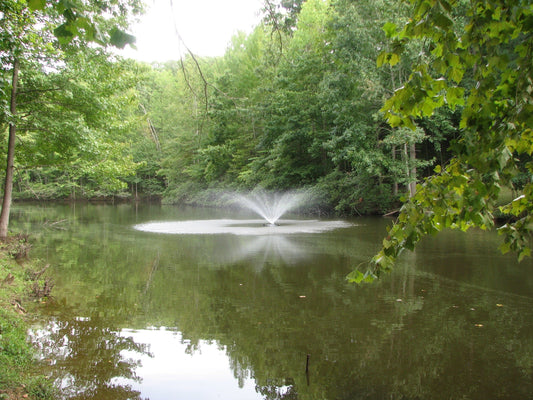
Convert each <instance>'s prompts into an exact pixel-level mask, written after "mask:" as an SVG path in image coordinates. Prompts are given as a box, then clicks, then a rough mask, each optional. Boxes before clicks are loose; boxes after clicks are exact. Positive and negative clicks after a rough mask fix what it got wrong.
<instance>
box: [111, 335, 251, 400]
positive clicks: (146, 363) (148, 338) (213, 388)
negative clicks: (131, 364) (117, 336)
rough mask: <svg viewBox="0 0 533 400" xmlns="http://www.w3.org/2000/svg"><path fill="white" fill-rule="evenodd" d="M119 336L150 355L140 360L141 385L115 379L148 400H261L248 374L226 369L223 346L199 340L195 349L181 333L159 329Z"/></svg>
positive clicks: (129, 355)
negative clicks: (143, 345) (144, 346)
mask: <svg viewBox="0 0 533 400" xmlns="http://www.w3.org/2000/svg"><path fill="white" fill-rule="evenodd" d="M121 336H123V337H129V338H132V339H133V340H134V341H135V342H137V343H150V353H151V354H150V355H143V356H142V357H141V358H140V367H139V368H137V369H136V371H137V374H138V375H140V376H142V381H133V382H130V380H128V379H116V380H115V382H116V383H120V384H131V385H132V387H133V388H134V389H137V390H138V391H139V392H141V393H142V394H143V396H146V397H148V398H150V399H217V398H226V399H235V400H238V399H242V400H252V399H260V398H261V396H259V395H258V394H257V393H256V391H255V385H254V381H253V379H252V377H251V371H245V372H246V374H244V376H235V375H234V373H232V371H231V370H230V369H229V368H228V366H230V360H229V359H228V356H227V355H226V349H225V346H223V345H220V344H218V343H216V342H214V343H213V342H209V341H204V340H201V341H200V342H198V343H197V344H195V345H194V346H193V345H192V343H191V342H190V341H188V340H184V339H183V336H182V334H181V333H180V332H177V331H173V330H167V329H164V328H161V329H142V330H131V329H124V330H122V332H121ZM122 356H123V357H124V358H130V359H135V358H138V357H139V355H138V354H137V353H136V352H132V351H124V352H123V353H122Z"/></svg>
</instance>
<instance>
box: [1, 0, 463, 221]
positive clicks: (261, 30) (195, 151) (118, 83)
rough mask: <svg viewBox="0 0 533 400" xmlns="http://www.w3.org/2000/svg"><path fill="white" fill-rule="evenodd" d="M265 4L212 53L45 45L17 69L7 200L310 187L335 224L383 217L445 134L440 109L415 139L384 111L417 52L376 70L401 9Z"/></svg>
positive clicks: (422, 172)
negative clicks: (254, 22) (134, 54)
mask: <svg viewBox="0 0 533 400" xmlns="http://www.w3.org/2000/svg"><path fill="white" fill-rule="evenodd" d="M266 6H270V8H269V9H267V8H265V10H264V11H265V17H264V19H263V22H262V23H261V24H259V25H258V26H257V27H256V28H255V29H254V31H253V32H252V33H251V34H249V35H245V34H243V33H240V34H237V35H235V36H234V37H233V39H232V41H231V43H229V45H228V48H227V51H226V53H225V54H224V56H222V57H215V58H205V57H202V58H200V57H196V56H194V55H192V54H189V55H186V56H184V57H183V59H181V60H179V61H169V62H166V63H153V64H143V63H139V62H135V61H133V60H122V59H120V58H119V57H117V56H114V55H113V52H111V51H106V50H105V49H101V48H100V49H95V48H94V47H93V46H86V47H82V46H76V48H75V51H73V50H72V49H70V50H69V49H68V48H67V49H66V50H65V49H61V51H60V50H59V46H58V45H54V41H53V39H54V38H51V37H48V38H41V39H40V40H41V41H43V42H44V43H43V46H51V47H55V49H54V51H55V52H56V53H53V52H52V53H53V54H49V53H46V51H51V50H45V49H37V50H36V51H34V52H33V53H32V54H27V55H24V56H23V57H21V58H20V60H21V66H20V69H21V75H22V76H23V77H22V78H21V79H20V86H21V87H20V89H19V94H18V97H19V101H18V115H19V117H18V118H19V119H20V121H21V122H20V124H19V125H20V126H19V127H18V141H17V143H16V146H17V158H16V165H15V180H14V182H15V196H16V197H19V198H36V199H56V198H65V197H67V198H71V199H76V198H94V197H103V198H105V197H109V196H118V197H124V196H125V197H129V198H131V197H141V196H151V197H161V198H164V199H165V201H167V202H196V203H201V202H202V199H203V198H204V197H205V193H206V191H213V192H214V191H216V190H220V189H227V188H232V189H243V190H244V189H252V188H254V187H256V186H261V187H264V188H266V189H272V190H288V189H294V188H301V187H313V188H316V189H317V190H318V191H319V192H320V193H321V194H322V195H323V196H324V198H325V204H326V205H327V207H329V208H330V209H331V210H332V211H333V210H334V211H335V212H337V213H342V214H347V215H354V214H355V215H356V214H367V213H375V212H379V213H383V212H386V211H390V210H392V209H393V208H394V207H395V206H396V204H397V203H398V199H399V197H400V196H401V195H403V194H405V193H412V192H413V191H414V187H413V185H414V184H415V183H416V181H417V180H419V179H420V178H421V177H424V176H426V175H427V174H428V173H430V172H431V166H432V165H434V164H435V163H436V162H439V163H440V162H446V160H447V159H448V158H449V154H448V153H449V151H448V148H449V145H450V141H451V140H452V139H453V138H454V137H455V136H456V135H457V122H458V120H457V118H456V117H455V118H454V113H453V112H451V111H446V112H443V113H441V114H440V115H438V116H436V117H434V118H427V119H426V120H425V121H423V122H421V126H420V128H419V129H417V130H416V132H415V133H414V134H413V133H411V132H409V131H407V130H406V129H402V128H391V126H390V124H388V123H387V121H386V120H385V119H384V118H383V113H382V112H380V108H381V107H382V105H383V103H384V101H385V100H386V99H387V98H388V97H390V95H391V94H392V93H393V92H394V91H395V90H396V89H397V88H399V87H400V86H401V85H402V84H403V82H404V81H405V80H406V78H407V77H408V76H409V74H410V73H411V70H410V63H411V62H412V61H413V59H414V58H416V57H419V56H420V55H419V53H420V51H421V46H422V44H418V45H415V46H413V49H412V50H411V53H412V57H411V58H412V59H407V60H405V61H403V62H402V63H400V64H398V65H396V66H393V67H388V68H378V67H377V64H376V60H377V58H378V56H379V54H380V52H381V51H382V50H384V49H386V48H387V46H388V39H387V37H386V32H385V31H384V30H383V26H384V25H385V24H386V23H387V22H391V21H396V22H398V23H402V21H406V20H407V16H408V11H409V7H407V6H406V5H405V4H403V2H400V1H385V0H383V1H378V2H375V1H362V2H356V3H355V2H350V1H344V0H342V1H332V2H326V1H322V0H320V1H319V0H309V1H306V2H303V1H295V2H292V3H286V4H285V3H283V4H272V3H266ZM6 17H7V16H6ZM34 18H36V17H34ZM4 19H5V18H4ZM36 23H37V21H35V23H34V25H33V26H35V24H36ZM35 35H37V36H38V35H39V32H35ZM46 39H48V41H47V40H46ZM71 47H72V45H71ZM43 59H44V60H43ZM4 66H5V67H6V68H5V69H4V76H5V77H6V78H7V77H9V73H10V72H11V68H9V67H10V64H9V63H4ZM4 82H6V83H8V81H7V79H6V80H5V81H4ZM4 93H5V94H6V95H7V94H9V90H8V88H7V87H6V90H5V91H4ZM6 97H7V96H6ZM6 114H8V113H7V112H5V113H4V115H6ZM7 124H8V118H7V116H6V118H4V121H3V125H4V127H5V126H6V125H7Z"/></svg>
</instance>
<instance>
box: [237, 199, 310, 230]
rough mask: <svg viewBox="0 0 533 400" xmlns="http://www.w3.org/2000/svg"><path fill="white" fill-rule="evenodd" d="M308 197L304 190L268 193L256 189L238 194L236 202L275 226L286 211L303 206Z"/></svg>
mask: <svg viewBox="0 0 533 400" xmlns="http://www.w3.org/2000/svg"><path fill="white" fill-rule="evenodd" d="M307 197H308V196H307V195H306V193H304V192H285V193H266V192H265V191H256V192H252V193H250V194H248V195H243V194H238V195H236V202H237V204H239V205H240V206H242V207H245V208H248V209H249V210H251V211H253V212H255V213H256V214H258V215H259V216H260V217H261V218H263V219H264V220H265V221H266V222H267V224H268V225H271V226H275V225H277V222H278V220H279V219H280V218H281V217H282V216H283V215H284V214H285V213H287V212H288V211H291V210H295V209H296V208H298V207H299V206H301V205H302V204H303V202H304V201H305V200H306V198H307Z"/></svg>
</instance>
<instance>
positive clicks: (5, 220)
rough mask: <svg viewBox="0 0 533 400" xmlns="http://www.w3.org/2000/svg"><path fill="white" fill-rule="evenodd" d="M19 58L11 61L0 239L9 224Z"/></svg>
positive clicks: (4, 237)
mask: <svg viewBox="0 0 533 400" xmlns="http://www.w3.org/2000/svg"><path fill="white" fill-rule="evenodd" d="M19 67H20V65H19V60H18V58H15V60H14V61H13V77H12V83H11V103H10V107H9V110H10V111H11V118H13V119H12V120H11V121H10V122H9V139H8V145H7V166H6V178H5V182H4V200H3V202H2V212H1V213H0V240H5V239H6V238H7V230H8V226H9V213H10V210H11V199H12V194H13V170H14V168H15V139H16V133H17V125H16V122H15V120H14V118H15V116H16V113H17V86H18V77H19Z"/></svg>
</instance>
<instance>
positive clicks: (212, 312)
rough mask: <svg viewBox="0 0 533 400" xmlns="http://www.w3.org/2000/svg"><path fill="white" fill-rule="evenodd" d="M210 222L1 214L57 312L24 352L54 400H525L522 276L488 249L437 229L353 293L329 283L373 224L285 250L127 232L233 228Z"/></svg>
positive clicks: (283, 241) (364, 242)
mask: <svg viewBox="0 0 533 400" xmlns="http://www.w3.org/2000/svg"><path fill="white" fill-rule="evenodd" d="M217 213H219V214H220V212H217V211H214V210H179V209H176V208H172V207H155V208H154V207H151V208H149V207H142V208H138V209H135V208H133V207H130V206H119V207H110V206H83V207H80V206H79V205H77V206H76V207H75V208H74V207H68V206H47V207H43V208H40V209H38V208H36V207H30V206H17V208H16V210H15V213H14V225H18V227H19V228H21V229H23V230H26V231H31V232H33V237H34V247H33V256H34V257H40V258H42V259H43V260H45V261H46V262H49V263H51V265H53V272H54V279H55V282H56V287H55V300H56V302H55V303H49V304H48V305H46V308H45V309H44V310H43V312H45V313H46V315H48V316H49V317H48V319H47V320H46V321H44V322H43V323H42V324H41V325H40V326H38V327H37V328H36V329H35V330H34V338H35V339H34V340H35V342H36V343H37V344H38V345H39V346H40V347H41V349H42V350H41V351H42V358H43V360H44V361H45V362H44V363H43V364H44V365H43V372H45V373H47V374H50V375H51V377H52V378H53V379H55V380H56V382H58V384H61V385H62V386H63V387H64V389H65V390H64V393H65V398H72V399H93V400H95V399H121V398H123V399H126V398H128V399H129V398H131V399H139V400H140V399H144V398H150V399H151V400H156V399H169V398H172V399H174V398H177V399H190V398H194V399H211V398H231V399H233V398H246V399H254V398H260V399H269V400H270V399H300V400H314V399H384V398H387V399H458V398H468V399H487V398H491V399H530V398H531V394H532V393H533V379H532V376H533V299H532V296H531V293H533V290H532V289H533V275H532V274H531V273H530V272H531V270H532V268H533V263H532V262H531V260H527V261H526V262H524V263H522V264H520V265H519V264H516V262H515V261H514V259H513V258H512V257H508V256H501V255H499V254H498V253H497V252H496V251H495V250H494V248H495V245H496V241H497V236H496V235H492V234H487V233H480V232H477V231H473V232H471V233H469V234H468V235H464V234H461V233H457V232H444V233H443V234H442V235H439V236H437V237H435V238H431V239H428V240H426V241H424V242H423V243H422V244H421V247H419V248H418V249H417V251H416V252H414V253H406V254H405V255H404V256H403V257H402V259H401V260H400V263H399V265H398V266H397V268H396V269H395V270H394V272H393V273H392V274H390V275H386V276H385V277H383V279H381V280H380V281H378V282H376V283H375V284H372V285H365V286H354V285H351V284H348V283H346V281H345V279H344V277H345V276H346V274H347V273H348V272H349V271H350V270H351V268H353V266H355V265H358V264H360V263H361V262H364V261H365V260H367V259H368V258H369V257H370V256H371V255H372V254H373V253H374V252H375V251H376V250H377V247H378V246H379V242H380V239H381V237H382V235H383V233H384V232H385V226H386V224H387V223H388V221H387V220H384V219H381V218H379V219H372V218H369V219H358V220H356V221H355V224H353V225H352V226H351V227H344V228H342V229H333V230H327V231H324V232H321V233H308V232H300V233H293V234H290V235H235V234H223V233H220V234H216V235H215V234H194V235H193V234H181V235H171V234H167V235H161V234H154V233H151V232H143V231H137V230H135V229H132V226H133V225H138V224H144V223H146V222H147V221H155V220H158V221H165V220H170V221H188V220H189V221H197V220H218V219H228V220H236V219H241V218H242V216H240V215H217ZM63 220H65V221H66V222H65V223H63V224H62V226H63V227H64V230H53V229H50V228H49V227H50V223H49V221H63ZM45 222H47V223H45ZM257 229H259V227H258V228H257ZM308 355H309V368H308V372H307V373H306V359H307V356H308ZM206 377H207V378H206Z"/></svg>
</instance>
